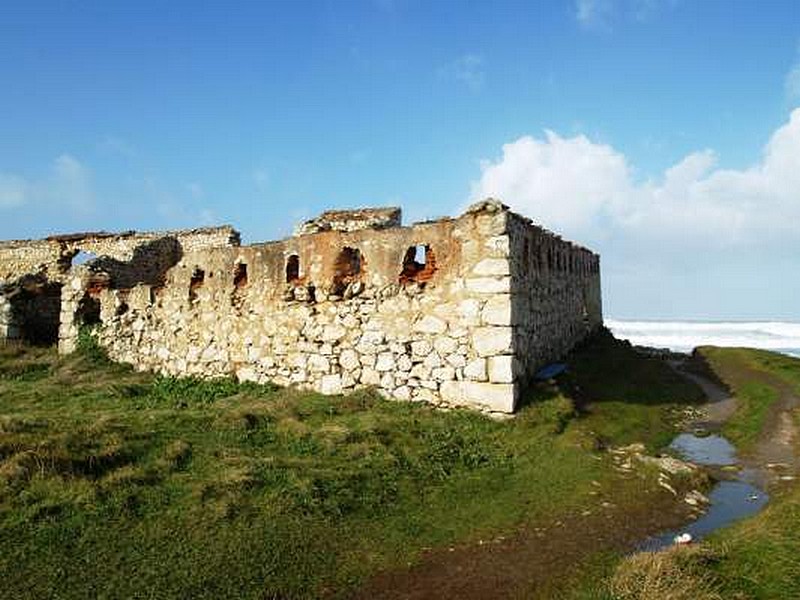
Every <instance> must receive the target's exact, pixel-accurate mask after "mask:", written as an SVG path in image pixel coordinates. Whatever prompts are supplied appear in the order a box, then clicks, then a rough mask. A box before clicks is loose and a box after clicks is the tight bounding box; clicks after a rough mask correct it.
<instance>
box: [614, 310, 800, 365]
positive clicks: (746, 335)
mask: <svg viewBox="0 0 800 600" xmlns="http://www.w3.org/2000/svg"><path fill="white" fill-rule="evenodd" d="M605 324H606V327H608V328H609V329H610V330H611V331H612V332H613V333H614V336H615V337H617V338H620V339H626V340H629V341H630V342H631V343H632V344H636V345H640V346H652V347H654V348H669V349H670V350H675V351H676V352H689V351H691V350H692V348H694V347H696V346H703V345H711V346H745V347H748V348H762V349H764V350H774V351H775V352H782V353H784V354H789V355H792V356H797V357H799V358H800V323H794V322H789V321H719V322H714V321H646V320H642V321H638V320H637V321H634V320H622V319H606V321H605Z"/></svg>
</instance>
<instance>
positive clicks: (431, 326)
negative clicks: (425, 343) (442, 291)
mask: <svg viewBox="0 0 800 600" xmlns="http://www.w3.org/2000/svg"><path fill="white" fill-rule="evenodd" d="M414 331H417V332H419V333H432V334H441V333H444V332H445V331H447V323H446V322H445V321H443V320H442V319H440V318H438V317H434V316H433V315H425V316H424V317H422V318H421V319H420V320H419V321H417V322H416V323H414Z"/></svg>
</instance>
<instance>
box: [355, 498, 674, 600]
mask: <svg viewBox="0 0 800 600" xmlns="http://www.w3.org/2000/svg"><path fill="white" fill-rule="evenodd" d="M689 518H690V507H688V505H685V504H684V503H682V502H676V501H675V496H673V495H672V494H670V493H669V492H666V491H665V490H663V489H660V488H656V489H652V490H650V491H648V492H647V493H645V494H644V495H643V496H639V497H637V498H636V502H635V503H628V504H624V505H623V504H616V503H614V499H613V498H608V499H604V498H602V497H598V500H597V504H596V506H595V507H592V508H589V509H587V510H585V511H583V512H581V513H579V514H574V515H568V516H566V517H563V518H562V520H560V521H557V522H554V523H549V524H547V525H546V526H541V527H534V526H528V527H525V528H522V529H520V530H519V531H517V532H516V533H514V534H513V535H509V536H507V537H504V538H503V537H500V538H496V539H494V540H479V541H478V542H476V543H473V544H471V545H464V546H456V547H454V548H445V549H437V550H432V551H429V552H427V553H425V554H423V556H422V557H421V558H420V561H419V562H418V563H417V564H416V565H413V566H411V567H409V568H408V569H401V570H396V571H390V572H385V573H382V574H379V575H378V576H377V577H375V578H374V579H373V580H372V581H370V582H369V583H368V584H367V585H366V586H365V587H364V588H362V589H361V590H360V591H359V593H358V594H357V595H356V596H355V597H356V598H359V599H363V600H367V599H377V598H381V599H400V598H402V599H405V600H423V599H434V598H435V599H447V598H459V599H464V600H472V599H481V598H527V599H530V598H557V597H558V593H559V585H563V584H564V582H565V580H567V579H568V578H569V577H573V576H576V575H577V574H578V573H579V569H580V567H581V564H582V563H584V562H585V561H586V560H587V559H589V558H590V557H591V556H593V555H595V554H596V553H598V552H613V551H619V552H624V551H628V550H631V549H632V548H633V547H634V546H635V545H636V544H637V543H638V542H640V541H641V540H643V539H645V538H646V537H648V536H649V535H652V534H653V533H656V532H658V531H662V530H664V529H671V528H674V527H677V526H679V525H681V524H683V523H685V522H686V521H687V520H688V519H689Z"/></svg>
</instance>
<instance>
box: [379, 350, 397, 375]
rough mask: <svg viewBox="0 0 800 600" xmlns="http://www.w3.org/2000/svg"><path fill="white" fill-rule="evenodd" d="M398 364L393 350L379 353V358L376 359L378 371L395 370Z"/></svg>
mask: <svg viewBox="0 0 800 600" xmlns="http://www.w3.org/2000/svg"><path fill="white" fill-rule="evenodd" d="M395 366H396V364H395V361H394V355H393V354H392V353H391V352H382V353H380V354H379V355H378V358H377V360H376V361H375V370H376V371H381V372H385V371H393V370H394V368H395Z"/></svg>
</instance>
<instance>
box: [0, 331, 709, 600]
mask: <svg viewBox="0 0 800 600" xmlns="http://www.w3.org/2000/svg"><path fill="white" fill-rule="evenodd" d="M84 342H85V343H84V344H83V347H82V349H81V351H80V352H78V353H77V354H75V355H72V356H69V357H59V356H57V355H56V353H55V351H54V350H53V349H49V348H33V347H26V346H16V345H5V346H0V595H2V597H4V598H45V597H58V598H87V597H93V598H128V597H148V598H187V597H191V598H215V599H219V598H316V597H328V596H330V597H348V596H350V595H351V594H352V593H353V592H354V590H356V589H358V588H359V586H361V585H362V584H363V583H364V582H366V581H369V580H370V579H371V578H372V577H374V576H375V575H376V574H377V573H380V572H386V571H392V570H396V569H404V568H406V567H407V566H408V565H410V564H416V563H419V562H420V561H421V560H423V558H424V557H425V556H427V553H429V552H436V551H440V550H441V551H443V552H446V551H447V549H448V548H451V547H453V546H457V547H459V548H469V547H471V545H476V546H477V545H478V544H483V543H484V542H485V541H487V543H488V541H489V540H496V541H497V540H502V539H503V536H504V535H509V534H515V532H519V531H523V532H531V531H534V530H536V528H537V527H540V526H547V525H552V524H553V523H555V522H559V523H560V522H561V520H563V519H566V518H572V517H571V516H574V515H581V514H586V513H587V512H589V513H591V512H592V511H595V510H596V509H597V507H598V504H599V498H606V497H610V498H613V503H612V502H605V503H604V504H608V505H609V508H608V510H609V511H610V513H609V514H612V513H613V514H616V515H617V518H619V519H620V520H621V521H624V520H626V517H625V515H626V514H627V511H628V510H629V509H630V510H633V509H634V508H636V507H638V508H640V509H641V508H642V507H643V506H645V507H646V506H647V505H648V504H647V503H649V502H655V500H653V498H656V497H657V498H660V499H661V501H668V500H669V499H668V498H665V497H664V496H658V495H656V496H653V494H658V492H653V491H652V485H651V484H652V481H650V479H648V476H647V474H646V473H645V474H643V475H642V476H641V477H636V478H632V479H625V478H621V477H620V475H619V473H618V472H617V471H616V470H615V469H614V468H613V465H612V462H611V461H610V460H609V459H608V457H607V453H605V452H603V451H602V450H603V448H605V447H607V446H609V445H617V444H624V443H629V442H631V441H642V442H645V443H647V444H649V445H650V446H651V447H656V446H658V445H660V444H662V443H664V442H665V441H666V440H668V439H669V437H670V436H671V435H672V434H673V433H674V430H675V419H674V416H675V414H677V413H679V412H680V410H681V409H682V407H684V406H686V405H687V403H688V404H691V403H695V402H697V401H698V400H699V399H700V393H699V390H698V389H697V388H695V387H694V386H693V385H691V384H689V383H687V382H686V381H685V380H683V379H682V378H680V377H678V376H677V375H676V374H675V373H674V372H673V371H672V370H670V369H669V368H668V367H666V365H664V364H663V363H662V362H661V361H658V360H653V359H648V358H644V357H641V356H639V355H637V354H636V353H634V352H632V350H631V349H630V347H629V346H627V345H626V344H622V343H620V342H617V341H615V340H613V338H611V337H610V335H607V334H604V335H601V336H599V337H598V338H597V339H595V340H593V341H592V342H591V343H589V344H587V345H586V346H585V347H584V348H582V349H580V350H579V351H578V352H576V353H575V354H574V356H573V357H572V358H571V361H570V372H569V375H568V377H567V378H566V379H565V380H563V381H562V382H561V384H560V385H544V386H542V387H540V388H537V389H535V390H532V391H531V394H530V395H529V397H528V403H527V406H526V407H525V408H523V410H522V411H521V413H520V414H519V415H518V416H517V417H516V418H515V419H513V420H510V421H507V422H497V421H493V420H491V419H489V418H487V417H485V416H483V415H480V414H476V413H473V412H469V411H464V410H453V411H442V410H435V409H433V408H431V407H428V406H421V405H415V404H410V403H401V402H391V401H385V400H382V399H381V398H379V397H378V396H377V395H375V394H373V393H371V392H369V391H365V392H362V393H358V394H354V395H350V396H338V397H325V396H321V395H319V394H315V393H309V392H301V391H297V390H292V389H280V388H276V387H273V386H258V385H253V384H243V385H240V384H237V383H235V382H233V381H231V380H214V381H199V380H195V379H174V378H165V377H159V376H154V375H150V374H144V373H136V372H134V371H132V370H131V369H129V368H127V367H125V366H121V365H116V364H112V363H110V362H108V361H107V360H106V359H105V358H104V356H103V354H102V352H100V351H98V349H97V348H95V347H93V346H92V344H91V343H90V342H88V341H87V340H84ZM662 492H663V490H662ZM648 494H649V495H648ZM589 509H591V510H589ZM588 518H589V517H587V519H588ZM604 518H605V517H604ZM595 520H597V519H595ZM580 522H581V521H580V519H577V518H576V519H574V520H573V523H574V524H575V525H574V531H572V530H570V531H568V532H567V533H566V534H563V535H567V536H569V537H570V539H571V540H572V544H573V546H576V548H577V550H579V554H577V555H574V556H580V557H583V558H582V560H583V559H586V560H587V561H590V562H591V561H601V562H602V560H604V558H603V557H605V556H606V555H605V554H604V552H605V550H606V548H605V546H603V545H602V544H601V543H600V542H598V543H597V544H595V545H593V543H592V542H591V541H587V540H585V539H583V538H582V531H581V525H580ZM599 523H600V524H602V522H601V521H599ZM597 526H600V525H597ZM649 526H653V524H652V523H651V524H649ZM634 533H635V532H634ZM497 543H501V542H500V541H497ZM620 543H622V541H620ZM576 548H573V550H575V549H576ZM509 552H513V549H510V550H509ZM554 552H556V553H557V552H558V549H556V550H554ZM571 556H572V555H571ZM563 562H564V563H566V564H561V565H559V566H558V568H555V569H552V568H545V567H542V569H541V577H542V578H543V579H548V578H549V580H551V583H552V582H553V581H555V580H556V579H557V580H558V581H559V582H562V579H563V581H565V582H567V581H571V579H570V577H572V576H579V575H580V573H579V570H578V567H579V564H578V563H575V564H570V563H569V562H568V561H563ZM604 564H605V563H604ZM522 568H524V566H523V567H522ZM531 568H535V566H534V567H531ZM562 576H563V577H562ZM562 583H563V582H562ZM553 585H555V584H553ZM559 585H560V584H559ZM564 585H566V583H564ZM541 589H545V588H544V587H542V588H541Z"/></svg>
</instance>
